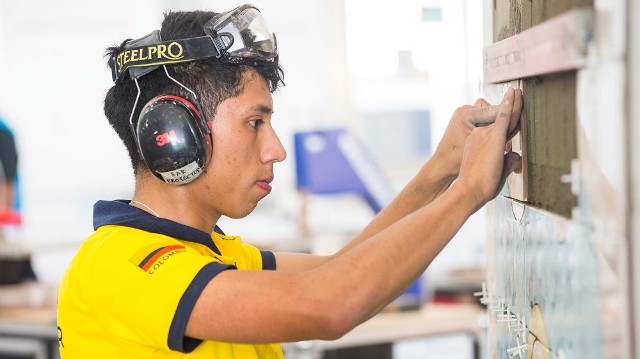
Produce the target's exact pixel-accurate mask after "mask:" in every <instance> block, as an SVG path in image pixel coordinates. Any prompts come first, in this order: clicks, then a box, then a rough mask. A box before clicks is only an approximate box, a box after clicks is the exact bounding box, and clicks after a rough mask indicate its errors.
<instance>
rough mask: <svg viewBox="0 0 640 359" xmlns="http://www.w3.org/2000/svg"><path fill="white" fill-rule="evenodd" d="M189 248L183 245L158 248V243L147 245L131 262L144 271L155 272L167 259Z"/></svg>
mask: <svg viewBox="0 0 640 359" xmlns="http://www.w3.org/2000/svg"><path fill="white" fill-rule="evenodd" d="M186 251H187V250H186V249H185V248H184V246H183V245H179V244H177V245H172V246H164V247H160V248H158V245H157V244H156V245H152V246H147V247H144V248H142V249H141V250H139V251H138V252H136V254H134V255H133V256H132V257H131V258H130V259H129V262H131V263H133V264H135V265H136V266H138V267H139V268H140V269H142V270H143V271H145V272H147V273H149V274H153V273H155V272H156V270H158V269H159V268H160V267H162V266H163V265H164V264H165V262H166V261H168V260H169V259H171V257H173V256H174V255H176V254H179V253H184V252H186Z"/></svg>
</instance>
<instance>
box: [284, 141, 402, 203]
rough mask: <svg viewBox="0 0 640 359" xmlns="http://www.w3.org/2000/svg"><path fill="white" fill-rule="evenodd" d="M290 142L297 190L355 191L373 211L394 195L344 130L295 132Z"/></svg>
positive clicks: (367, 153)
mask: <svg viewBox="0 0 640 359" xmlns="http://www.w3.org/2000/svg"><path fill="white" fill-rule="evenodd" d="M294 145H295V155H296V178H297V187H298V189H299V190H301V191H305V192H307V193H312V194H334V193H357V194H359V195H361V196H362V197H363V198H364V199H365V200H366V201H367V203H368V204H369V206H370V207H371V208H372V209H373V210H374V211H375V212H376V213H378V212H380V211H381V210H382V208H384V207H385V206H386V205H388V204H389V203H390V202H391V200H392V199H393V197H394V196H395V193H394V191H393V189H392V188H391V185H390V183H389V181H388V180H387V179H386V178H385V176H384V175H383V173H382V172H381V171H380V169H379V167H378V166H377V164H376V163H375V161H374V160H373V158H372V157H371V155H370V154H369V152H368V151H367V150H366V149H365V148H364V146H363V145H362V144H361V143H360V142H359V141H358V140H357V139H356V138H355V137H354V136H352V135H351V134H350V133H349V132H347V131H346V130H345V129H331V130H319V131H308V132H298V133H296V134H295V135H294Z"/></svg>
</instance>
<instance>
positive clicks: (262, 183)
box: [257, 176, 273, 193]
mask: <svg viewBox="0 0 640 359" xmlns="http://www.w3.org/2000/svg"><path fill="white" fill-rule="evenodd" d="M272 181H273V176H271V177H269V178H264V179H261V180H258V182H257V185H258V187H260V188H262V189H263V190H265V191H266V192H267V193H269V192H271V185H270V183H271V182H272Z"/></svg>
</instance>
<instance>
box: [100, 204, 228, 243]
mask: <svg viewBox="0 0 640 359" xmlns="http://www.w3.org/2000/svg"><path fill="white" fill-rule="evenodd" d="M129 202H130V201H126V200H116V201H98V202H96V204H94V205H93V228H94V229H96V230H97V229H98V228H99V227H101V226H105V225H111V224H112V225H119V226H125V227H131V228H136V229H140V230H143V231H147V232H151V233H158V234H163V235H165V236H169V237H172V238H176V239H181V240H185V241H189V242H195V243H200V244H202V245H205V246H207V247H209V248H210V249H211V250H212V251H214V252H215V253H217V254H219V255H222V253H221V252H220V250H219V249H218V247H216V245H215V243H214V242H213V239H211V233H207V232H204V231H201V230H199V229H196V228H193V227H189V226H185V225H184V224H180V223H178V222H174V221H171V220H168V219H166V218H160V217H156V216H154V215H152V214H150V213H147V212H145V211H143V210H141V209H139V208H137V207H133V206H130V205H129ZM214 231H215V232H216V233H220V234H224V233H222V230H221V229H220V228H218V226H216V227H215V228H214Z"/></svg>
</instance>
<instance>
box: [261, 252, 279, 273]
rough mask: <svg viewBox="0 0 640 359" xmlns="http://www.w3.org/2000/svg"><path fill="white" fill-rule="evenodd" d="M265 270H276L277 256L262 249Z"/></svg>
mask: <svg viewBox="0 0 640 359" xmlns="http://www.w3.org/2000/svg"><path fill="white" fill-rule="evenodd" d="M260 255H261V256H262V269H263V270H276V256H275V255H274V254H273V252H270V251H260Z"/></svg>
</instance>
